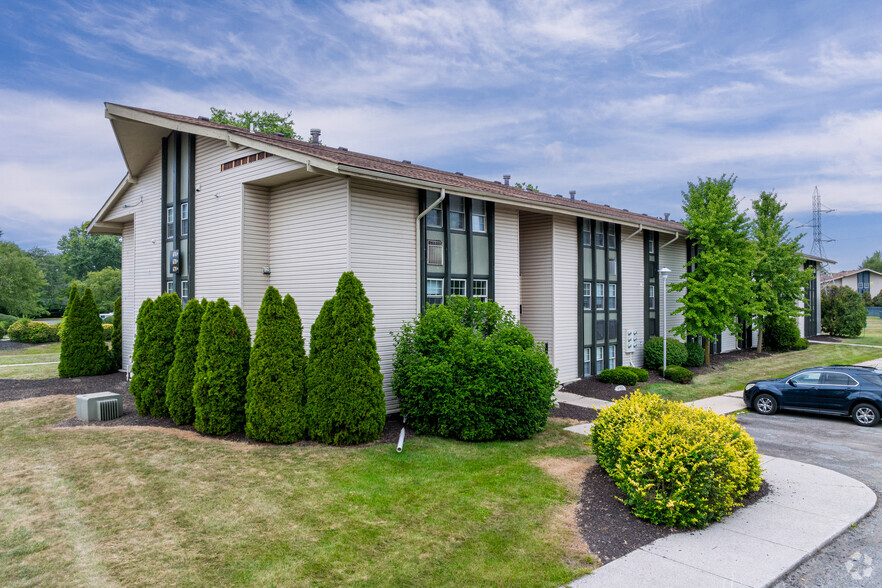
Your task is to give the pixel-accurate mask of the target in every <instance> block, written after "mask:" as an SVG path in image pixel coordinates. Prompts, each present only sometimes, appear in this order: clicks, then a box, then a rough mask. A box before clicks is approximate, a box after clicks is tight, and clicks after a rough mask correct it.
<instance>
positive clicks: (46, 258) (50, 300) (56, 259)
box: [27, 247, 100, 316]
mask: <svg viewBox="0 0 882 588" xmlns="http://www.w3.org/2000/svg"><path fill="white" fill-rule="evenodd" d="M27 254H28V257H30V258H31V259H33V260H34V263H35V264H37V267H38V268H39V269H40V271H41V272H43V278H44V279H45V280H46V285H45V286H43V288H42V289H41V290H40V305H41V306H42V307H43V308H44V309H45V310H46V312H47V313H49V316H61V313H62V312H64V308H65V305H66V302H65V301H66V298H67V292H68V288H69V287H70V283H71V277H70V275H68V273H67V271H65V269H64V259H63V258H62V256H61V255H60V254H58V253H50V252H49V251H46V250H45V249H43V248H41V247H33V248H31V249H28V251H27ZM92 294H93V295H94V296H97V292H95V290H94V289H93V291H92ZM96 304H97V302H96ZM99 308H100V305H99Z"/></svg>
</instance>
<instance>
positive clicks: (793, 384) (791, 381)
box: [787, 380, 796, 388]
mask: <svg viewBox="0 0 882 588" xmlns="http://www.w3.org/2000/svg"><path fill="white" fill-rule="evenodd" d="M787 384H788V385H790V386H793V387H794V388H795V387H796V384H795V383H794V382H793V380H787Z"/></svg>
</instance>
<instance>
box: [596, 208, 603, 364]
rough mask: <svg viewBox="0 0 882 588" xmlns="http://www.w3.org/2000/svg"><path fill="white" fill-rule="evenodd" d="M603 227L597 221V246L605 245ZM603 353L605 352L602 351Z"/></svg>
mask: <svg viewBox="0 0 882 588" xmlns="http://www.w3.org/2000/svg"><path fill="white" fill-rule="evenodd" d="M603 240H604V237H603V229H602V228H601V226H600V223H597V229H596V231H595V233H594V246H595V247H603ZM601 353H603V352H602V351H601Z"/></svg>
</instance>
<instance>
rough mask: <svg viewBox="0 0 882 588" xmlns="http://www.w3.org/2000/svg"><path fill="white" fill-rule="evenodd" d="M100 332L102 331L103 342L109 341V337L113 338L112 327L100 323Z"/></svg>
mask: <svg viewBox="0 0 882 588" xmlns="http://www.w3.org/2000/svg"><path fill="white" fill-rule="evenodd" d="M101 330H102V331H104V340H105V341H110V339H111V337H113V325H108V324H107V323H101Z"/></svg>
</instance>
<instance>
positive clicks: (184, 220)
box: [181, 202, 190, 237]
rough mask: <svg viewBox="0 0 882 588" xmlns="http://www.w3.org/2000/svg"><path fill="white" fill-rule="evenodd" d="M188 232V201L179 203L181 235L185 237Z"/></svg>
mask: <svg viewBox="0 0 882 588" xmlns="http://www.w3.org/2000/svg"><path fill="white" fill-rule="evenodd" d="M189 233H190V203H189V202H184V203H182V204H181V237H186V236H187V235H188V234H189Z"/></svg>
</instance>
